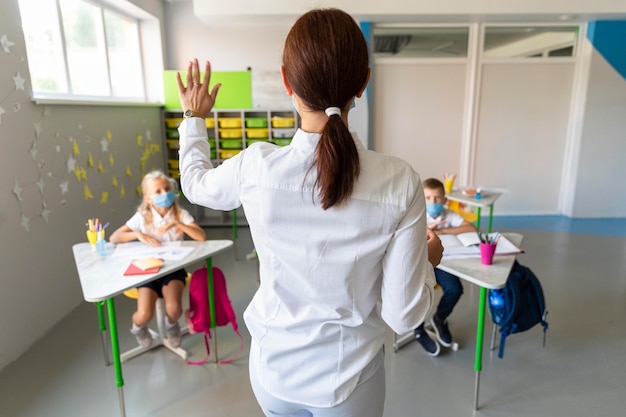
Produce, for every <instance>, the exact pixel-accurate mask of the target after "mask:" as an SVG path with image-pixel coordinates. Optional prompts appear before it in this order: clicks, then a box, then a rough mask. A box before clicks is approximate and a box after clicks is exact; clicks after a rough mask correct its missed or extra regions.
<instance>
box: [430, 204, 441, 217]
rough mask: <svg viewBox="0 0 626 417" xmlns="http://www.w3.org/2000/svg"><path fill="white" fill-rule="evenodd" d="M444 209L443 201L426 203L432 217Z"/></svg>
mask: <svg viewBox="0 0 626 417" xmlns="http://www.w3.org/2000/svg"><path fill="white" fill-rule="evenodd" d="M442 211H443V204H442V203H426V213H428V215H429V216H430V217H437V216H439V215H440V214H441V212H442Z"/></svg>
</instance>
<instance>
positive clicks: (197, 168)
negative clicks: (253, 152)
mask: <svg viewBox="0 0 626 417" xmlns="http://www.w3.org/2000/svg"><path fill="white" fill-rule="evenodd" d="M178 132H179V136H180V138H179V144H180V150H179V168H180V181H181V187H182V190H183V193H184V194H185V197H186V198H187V200H189V201H190V202H192V203H194V204H199V205H202V206H205V207H209V208H212V209H215V210H233V209H235V208H237V207H239V206H240V205H241V202H240V200H239V175H238V173H239V167H240V164H241V161H242V159H243V153H244V152H245V151H242V152H240V153H239V154H237V155H235V156H234V157H232V158H230V159H227V160H226V161H224V162H223V163H222V164H221V165H220V166H219V167H217V168H214V167H213V165H212V164H211V146H210V145H209V141H208V136H207V130H206V124H205V121H204V119H202V118H198V117H191V118H186V119H184V120H183V121H182V123H181V124H180V126H179V127H178Z"/></svg>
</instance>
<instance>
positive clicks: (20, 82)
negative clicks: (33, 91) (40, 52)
mask: <svg viewBox="0 0 626 417" xmlns="http://www.w3.org/2000/svg"><path fill="white" fill-rule="evenodd" d="M25 81H26V80H25V79H24V78H22V76H21V75H20V73H19V71H18V73H17V74H16V75H15V77H13V82H14V83H15V89H16V90H22V91H24V82H25Z"/></svg>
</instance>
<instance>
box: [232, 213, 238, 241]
mask: <svg viewBox="0 0 626 417" xmlns="http://www.w3.org/2000/svg"><path fill="white" fill-rule="evenodd" d="M233 239H237V209H234V210H233Z"/></svg>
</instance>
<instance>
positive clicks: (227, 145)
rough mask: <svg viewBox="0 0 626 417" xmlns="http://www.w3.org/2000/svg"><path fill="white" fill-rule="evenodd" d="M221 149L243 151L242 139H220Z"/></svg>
mask: <svg viewBox="0 0 626 417" xmlns="http://www.w3.org/2000/svg"><path fill="white" fill-rule="evenodd" d="M220 149H241V139H220Z"/></svg>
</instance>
